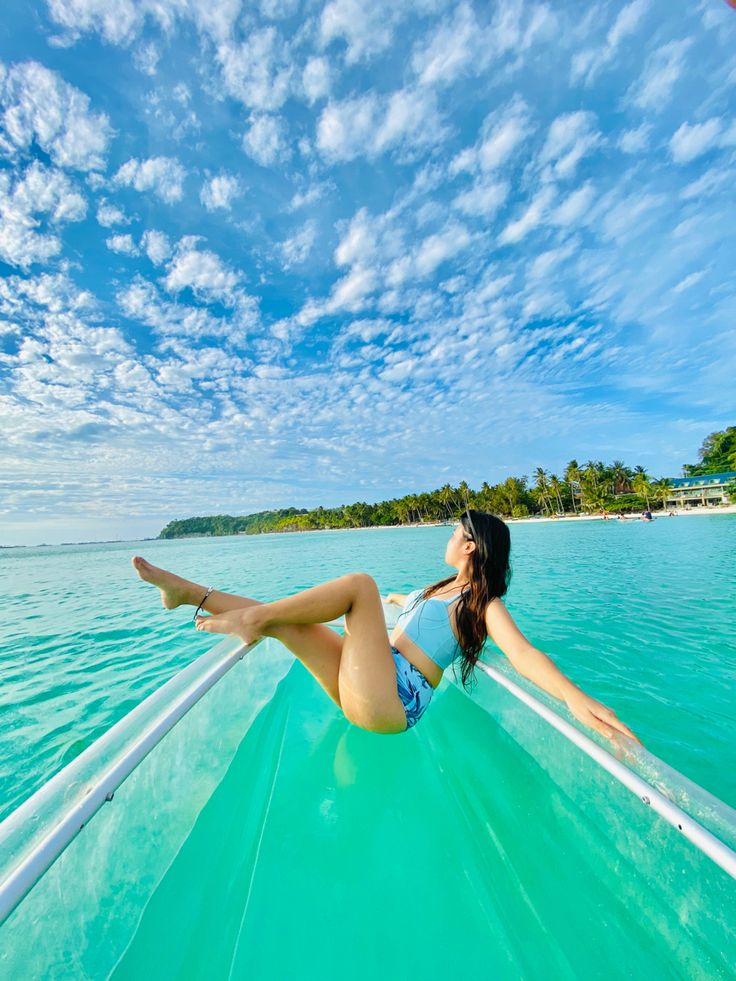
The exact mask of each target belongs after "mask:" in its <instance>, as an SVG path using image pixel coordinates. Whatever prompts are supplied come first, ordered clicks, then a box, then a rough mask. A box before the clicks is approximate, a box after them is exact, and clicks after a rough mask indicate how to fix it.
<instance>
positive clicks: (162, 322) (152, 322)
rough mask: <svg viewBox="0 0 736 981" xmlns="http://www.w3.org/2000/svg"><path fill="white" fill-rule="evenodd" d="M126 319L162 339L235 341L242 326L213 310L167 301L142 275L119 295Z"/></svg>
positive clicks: (118, 298)
mask: <svg viewBox="0 0 736 981" xmlns="http://www.w3.org/2000/svg"><path fill="white" fill-rule="evenodd" d="M117 300H118V302H119V303H120V307H121V309H122V310H123V312H124V313H125V315H126V317H129V318H130V319H131V320H137V321H139V322H140V323H143V324H146V325H147V326H148V327H151V328H152V329H153V330H154V331H155V332H156V333H157V334H159V335H161V336H162V337H194V338H203V337H225V338H230V339H234V338H235V337H236V336H237V334H238V332H239V327H238V325H237V324H234V323H233V322H232V321H231V320H230V319H229V318H223V317H215V316H213V315H212V314H211V313H210V311H209V310H205V309H203V308H202V307H192V306H188V305H187V304H184V303H172V302H171V301H169V300H166V299H164V298H163V297H162V296H161V295H160V293H159V291H158V290H157V289H156V287H155V285H154V284H153V283H151V282H149V281H148V280H146V279H144V278H143V277H142V276H136V278H135V280H134V281H133V283H131V285H130V286H128V287H127V288H126V289H124V290H120V291H119V292H118V294H117Z"/></svg>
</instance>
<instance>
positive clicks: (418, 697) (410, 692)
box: [391, 647, 434, 729]
mask: <svg viewBox="0 0 736 981" xmlns="http://www.w3.org/2000/svg"><path fill="white" fill-rule="evenodd" d="M391 653H392V654H393V656H394V663H395V664H396V684H397V687H398V690H399V698H400V699H401V701H402V702H403V703H404V709H405V711H406V723H407V724H406V728H407V729H411V727H412V726H415V725H416V724H417V722H419V720H420V719H421V717H422V715H424V712H425V710H426V708H427V706H428V705H429V703H430V702H431V701H432V695H433V694H434V688H433V687H432V686H431V685H430V683H429V682H428V681H427V679H426V678H425V677H424V675H423V674H422V672H421V671H420V670H419V668H416V667H414V665H413V664H412V663H411V661H407V659H406V658H405V657H404V655H403V654H402V653H401V652H400V651H398V650H397V649H396V648H395V647H392V648H391Z"/></svg>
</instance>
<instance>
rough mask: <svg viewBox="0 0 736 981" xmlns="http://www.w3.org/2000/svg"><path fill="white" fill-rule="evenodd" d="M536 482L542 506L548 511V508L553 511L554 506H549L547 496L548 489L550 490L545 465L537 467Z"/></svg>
mask: <svg viewBox="0 0 736 981" xmlns="http://www.w3.org/2000/svg"><path fill="white" fill-rule="evenodd" d="M534 482H535V487H536V488H537V495H538V497H539V500H540V501H541V502H542V507H543V509H544V510H545V511H546V510H547V508H549V510H550V511H551V510H552V508H551V507H549V502H548V498H547V491H548V490H549V484H548V483H547V471H546V470H545V469H544V468H543V467H537V469H536V470H535V471H534Z"/></svg>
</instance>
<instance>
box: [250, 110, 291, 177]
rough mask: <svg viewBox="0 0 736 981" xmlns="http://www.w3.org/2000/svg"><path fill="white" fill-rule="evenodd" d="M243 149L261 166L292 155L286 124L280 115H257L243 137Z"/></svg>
mask: <svg viewBox="0 0 736 981" xmlns="http://www.w3.org/2000/svg"><path fill="white" fill-rule="evenodd" d="M243 149H244V150H245V152H246V153H247V154H248V156H249V157H252V159H253V160H255V161H256V163H259V164H260V165H261V167H271V166H273V164H275V163H282V162H283V161H285V160H288V159H289V157H290V156H291V149H290V147H289V144H288V141H287V134H286V126H285V124H284V121H283V119H282V118H281V117H280V116H265V115H261V116H255V117H253V119H252V120H251V124H250V128H249V129H248V130H247V132H246V134H245V136H244V137H243Z"/></svg>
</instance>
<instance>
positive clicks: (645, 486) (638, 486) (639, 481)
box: [631, 467, 652, 511]
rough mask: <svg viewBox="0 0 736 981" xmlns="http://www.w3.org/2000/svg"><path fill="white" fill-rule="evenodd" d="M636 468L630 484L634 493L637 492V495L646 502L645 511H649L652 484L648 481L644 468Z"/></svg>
mask: <svg viewBox="0 0 736 981" xmlns="http://www.w3.org/2000/svg"><path fill="white" fill-rule="evenodd" d="M636 469H637V471H639V472H638V473H636V474H635V475H634V479H633V481H632V482H631V486H632V488H633V490H634V493H635V494H638V495H639V497H643V498H644V500H645V501H646V502H647V511H649V510H650V507H649V496H650V495H651V493H652V485H651V484H650V483H649V479H648V478H647V475H646V471H645V470H644V468H643V467H637V468H636Z"/></svg>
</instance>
